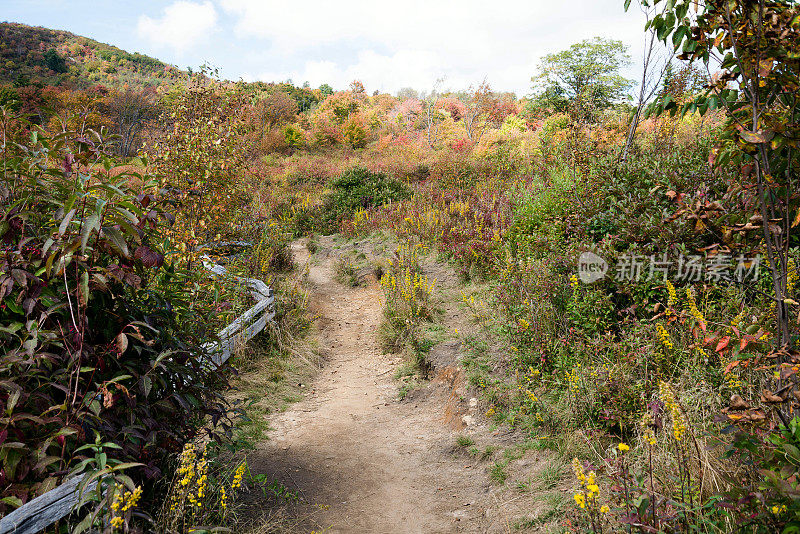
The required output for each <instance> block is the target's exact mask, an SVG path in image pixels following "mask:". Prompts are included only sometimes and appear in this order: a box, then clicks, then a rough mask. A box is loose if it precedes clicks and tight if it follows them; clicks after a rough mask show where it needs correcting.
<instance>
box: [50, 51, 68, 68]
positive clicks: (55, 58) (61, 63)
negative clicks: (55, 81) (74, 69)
mask: <svg viewBox="0 0 800 534" xmlns="http://www.w3.org/2000/svg"><path fill="white" fill-rule="evenodd" d="M44 64H45V65H46V66H47V68H48V69H50V70H52V71H54V72H58V73H64V72H67V62H66V61H65V60H64V58H63V57H61V56H60V55H59V54H58V52H56V51H55V50H53V49H50V50H48V51H47V52H45V53H44Z"/></svg>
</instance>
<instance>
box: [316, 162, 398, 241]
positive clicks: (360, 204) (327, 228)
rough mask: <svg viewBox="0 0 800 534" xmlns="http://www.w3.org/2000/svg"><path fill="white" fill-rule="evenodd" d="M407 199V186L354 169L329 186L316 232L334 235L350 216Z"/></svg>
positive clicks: (378, 175)
mask: <svg viewBox="0 0 800 534" xmlns="http://www.w3.org/2000/svg"><path fill="white" fill-rule="evenodd" d="M410 196H411V191H410V190H409V188H408V187H407V186H406V185H404V184H402V183H400V182H398V181H396V180H393V179H391V178H389V177H388V176H386V175H385V174H383V173H379V172H371V171H368V170H367V169H365V168H363V167H354V168H352V169H350V170H349V171H346V172H345V173H343V174H342V175H341V176H339V177H338V178H336V179H335V180H334V181H333V182H332V183H331V191H330V193H328V195H327V196H326V198H325V200H324V205H323V207H322V218H321V221H320V224H319V228H318V230H319V231H320V232H329V233H330V232H335V231H337V230H338V229H339V225H340V224H341V222H342V221H343V220H344V219H347V218H350V217H352V216H353V214H354V213H355V212H356V211H358V210H360V209H365V208H374V207H377V206H382V205H384V204H387V203H389V202H392V201H397V200H403V199H406V198H408V197H410Z"/></svg>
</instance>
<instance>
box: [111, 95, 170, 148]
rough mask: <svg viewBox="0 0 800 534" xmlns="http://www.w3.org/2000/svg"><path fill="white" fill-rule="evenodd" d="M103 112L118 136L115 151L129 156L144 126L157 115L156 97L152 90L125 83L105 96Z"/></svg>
mask: <svg viewBox="0 0 800 534" xmlns="http://www.w3.org/2000/svg"><path fill="white" fill-rule="evenodd" d="M103 112H104V114H105V115H106V116H108V117H109V118H110V119H111V121H112V123H113V132H114V133H115V134H116V135H117V136H118V140H117V151H118V152H119V154H120V155H121V156H130V155H131V153H132V152H133V151H134V149H135V148H136V147H137V145H138V143H139V137H140V134H141V132H142V130H143V129H144V127H145V126H146V125H147V123H148V122H150V121H152V120H154V119H155V118H156V117H157V116H158V99H157V97H156V95H155V93H154V92H153V91H152V90H146V89H144V90H141V89H139V90H137V89H132V88H131V87H129V86H127V85H126V86H125V87H123V88H122V89H119V90H116V91H112V92H111V93H110V94H109V95H108V96H107V97H106V98H105V100H104V105H103Z"/></svg>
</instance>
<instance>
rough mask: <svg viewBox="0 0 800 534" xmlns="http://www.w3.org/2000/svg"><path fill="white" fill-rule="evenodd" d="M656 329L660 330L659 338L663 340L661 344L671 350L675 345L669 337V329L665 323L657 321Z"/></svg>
mask: <svg viewBox="0 0 800 534" xmlns="http://www.w3.org/2000/svg"><path fill="white" fill-rule="evenodd" d="M656 331H657V332H658V339H659V341H661V344H662V345H664V346H665V347H667V348H668V349H670V350H671V349H673V348H674V345H673V344H672V341H671V340H670V338H669V332H667V329H666V328H664V325H662V324H661V323H657V324H656Z"/></svg>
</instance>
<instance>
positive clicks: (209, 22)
mask: <svg viewBox="0 0 800 534" xmlns="http://www.w3.org/2000/svg"><path fill="white" fill-rule="evenodd" d="M216 24H217V11H216V9H214V5H213V4H212V3H211V2H210V1H206V2H204V3H202V4H201V3H196V2H188V1H184V0H180V1H178V2H174V3H172V4H170V5H168V6H167V7H165V8H164V11H163V14H162V16H161V17H160V18H157V19H153V18H150V17H148V16H147V15H142V16H140V17H139V22H138V25H137V31H138V33H139V36H140V37H143V38H145V39H147V40H149V41H150V42H151V43H152V44H153V45H155V46H161V47H169V48H172V49H174V50H175V51H177V52H183V51H186V50H188V49H189V48H191V47H192V46H194V45H196V44H197V43H199V42H200V41H202V40H203V39H205V38H206V37H207V36H208V34H209V33H210V32H212V31H213V30H214V29H215V27H216Z"/></svg>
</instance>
